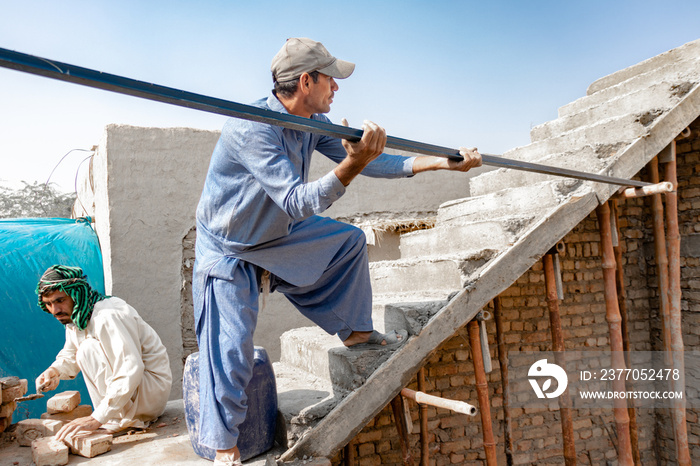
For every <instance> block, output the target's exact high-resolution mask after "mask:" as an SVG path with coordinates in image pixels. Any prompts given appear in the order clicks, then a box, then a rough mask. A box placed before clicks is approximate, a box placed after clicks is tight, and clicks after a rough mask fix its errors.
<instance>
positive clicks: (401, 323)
mask: <svg viewBox="0 0 700 466" xmlns="http://www.w3.org/2000/svg"><path fill="white" fill-rule="evenodd" d="M448 298H449V296H448V295H447V294H446V293H445V292H437V293H436V292H434V291H428V292H426V293H421V294H418V293H402V294H393V293H392V294H378V295H374V304H373V309H372V321H373V323H374V328H375V329H376V330H378V331H380V332H382V333H386V332H387V331H388V330H399V329H403V330H406V331H408V334H409V335H418V334H419V333H420V331H421V330H422V329H423V327H424V326H425V324H427V323H428V321H429V320H430V319H431V318H432V317H433V316H434V315H435V314H437V312H438V311H439V310H440V309H442V308H443V307H445V306H446V305H447V303H448V302H449V300H448Z"/></svg>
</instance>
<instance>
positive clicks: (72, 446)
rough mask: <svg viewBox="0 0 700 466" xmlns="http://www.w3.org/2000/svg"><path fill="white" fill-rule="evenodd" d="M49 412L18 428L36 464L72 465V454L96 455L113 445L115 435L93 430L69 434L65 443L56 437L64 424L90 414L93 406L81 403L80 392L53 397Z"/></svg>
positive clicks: (24, 422) (16, 431)
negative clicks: (69, 459) (69, 463)
mask: <svg viewBox="0 0 700 466" xmlns="http://www.w3.org/2000/svg"><path fill="white" fill-rule="evenodd" d="M46 408H47V412H46V413H44V414H42V415H41V419H26V420H24V421H20V422H19V423H18V424H17V428H16V429H15V436H16V438H17V442H18V443H19V444H20V445H21V446H31V447H32V460H33V461H34V463H35V465H36V466H48V465H64V464H68V454H69V453H72V454H74V455H80V456H84V457H86V458H93V457H95V456H97V455H100V454H102V453H105V452H107V451H109V450H111V448H112V434H108V433H105V432H99V431H98V432H93V433H90V434H86V433H78V434H76V435H73V436H68V437H67V438H65V439H64V440H63V441H62V442H61V441H58V440H56V439H55V437H54V436H55V435H56V433H58V431H59V430H60V429H61V427H63V424H64V423H66V422H69V421H72V420H73V419H77V418H79V417H85V416H89V415H90V414H91V413H92V408H91V407H90V406H89V405H80V393H79V392H77V391H66V392H63V393H59V394H57V395H55V396H53V397H52V398H50V399H49V400H48V401H47V403H46Z"/></svg>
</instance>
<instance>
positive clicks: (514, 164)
mask: <svg viewBox="0 0 700 466" xmlns="http://www.w3.org/2000/svg"><path fill="white" fill-rule="evenodd" d="M0 67H4V68H9V69H13V70H17V71H22V72H25V73H30V74H35V75H38V76H44V77H47V78H52V79H57V80H59V81H66V82H71V83H74V84H81V85H84V86H88V87H94V88H97V89H103V90H106V91H111V92H117V93H119V94H126V95H131V96H134V97H141V98H143V99H148V100H153V101H156V102H163V103H167V104H172V105H178V106H180V107H186V108H192V109H196V110H202V111H205V112H210V113H217V114H219V115H226V116H230V117H235V118H242V119H245V120H252V121H257V122H261V123H267V124H271V125H276V126H281V127H284V128H290V129H295V130H299V131H306V132H309V133H316V134H323V135H326V136H332V137H336V138H342V139H347V140H349V141H359V140H360V138H361V137H362V130H361V129H355V128H350V127H346V126H340V125H334V124H331V123H326V122H323V121H316V120H312V119H310V118H304V117H300V116H297V115H290V114H285V113H279V112H274V111H271V110H265V109H262V108H258V107H254V106H252V105H244V104H240V103H236V102H231V101H228V100H223V99H217V98H215V97H209V96H205V95H201V94H195V93H192V92H187V91H182V90H179V89H173V88H171V87H165V86H160V85H158V84H152V83H147V82H143V81H137V80H134V79H130V78H126V77H123V76H117V75H113V74H109V73H102V72H100V71H95V70H91V69H89V68H83V67H79V66H75V65H70V64H68V63H62V62H58V61H55V60H49V59H46V58H41V57H36V56H34V55H28V54H25V53H20V52H15V51H13V50H8V49H4V48H0ZM386 147H389V148H392V149H399V150H404V151H408V152H413V153H418V154H426V155H433V156H438V157H446V158H449V159H454V160H462V157H461V156H460V155H459V150H457V149H453V148H449V147H443V146H437V145H433V144H426V143H422V142H417V141H411V140H408V139H401V138H396V137H393V136H388V137H387V142H386ZM481 158H482V162H483V164H484V165H490V166H494V167H503V168H512V169H516V170H524V171H529V172H534V173H542V174H548V175H556V176H564V177H568V178H576V179H581V180H586V181H596V182H600V183H609V184H614V185H619V186H635V187H640V188H641V187H644V186H647V185H649V183H646V182H643V181H636V180H627V179H624V178H616V177H612V176H607V175H600V174H594V173H585V172H580V171H577V170H570V169H567V168H559V167H550V166H547V165H541V164H537V163H530V162H523V161H519V160H510V159H506V158H503V157H497V156H495V155H489V154H482V157H481Z"/></svg>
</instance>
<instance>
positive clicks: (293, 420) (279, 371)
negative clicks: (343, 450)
mask: <svg viewBox="0 0 700 466" xmlns="http://www.w3.org/2000/svg"><path fill="white" fill-rule="evenodd" d="M273 368H274V371H275V380H276V383H277V406H278V410H279V412H280V414H281V415H282V416H281V419H280V417H278V422H279V421H284V425H282V426H279V425H278V432H279V433H278V435H277V437H278V438H277V440H278V442H279V443H280V444H282V445H285V446H286V447H287V448H290V447H292V446H293V445H294V443H296V441H297V440H298V439H299V438H300V437H301V436H302V435H303V433H304V432H305V431H306V430H307V429H310V428H312V427H313V426H314V425H315V424H316V423H317V422H318V421H319V420H320V419H322V418H323V417H325V416H326V415H327V414H328V413H329V412H330V411H331V410H332V409H333V408H335V407H336V406H337V405H338V403H339V402H340V401H341V400H342V399H343V398H344V397H345V396H346V395H347V394H348V391H347V390H343V389H342V388H339V387H334V386H333V384H331V383H330V381H329V380H327V379H323V378H321V377H317V376H315V375H313V374H310V373H308V372H306V371H304V370H303V369H300V368H298V367H294V366H290V365H288V364H285V363H283V362H276V363H274V364H273ZM282 432H284V434H285V437H284V438H280V437H282V436H281V435H280V434H281V433H282Z"/></svg>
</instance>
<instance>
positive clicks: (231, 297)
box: [192, 38, 481, 466]
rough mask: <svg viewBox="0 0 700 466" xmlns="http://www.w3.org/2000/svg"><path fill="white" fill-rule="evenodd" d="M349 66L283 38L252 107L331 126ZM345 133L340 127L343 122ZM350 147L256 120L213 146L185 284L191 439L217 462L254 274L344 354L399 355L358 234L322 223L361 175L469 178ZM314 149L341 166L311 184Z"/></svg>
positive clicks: (235, 458) (468, 162)
mask: <svg viewBox="0 0 700 466" xmlns="http://www.w3.org/2000/svg"><path fill="white" fill-rule="evenodd" d="M354 68H355V65H354V64H352V63H349V62H346V61H343V60H339V59H336V58H335V57H333V56H332V55H330V53H329V52H328V51H327V50H326V48H325V47H324V46H323V45H322V44H321V43H319V42H315V41H312V40H310V39H305V38H302V39H289V40H288V41H287V42H286V43H285V44H284V46H283V47H282V49H281V50H280V51H279V52H278V54H277V55H276V56H275V57H274V59H273V61H272V68H271V69H272V75H273V81H274V90H273V92H272V94H271V95H270V96H268V97H267V98H266V99H262V100H260V101H258V102H256V103H255V104H254V105H256V106H258V107H261V108H265V109H269V110H273V111H276V112H281V113H289V114H293V115H298V116H302V117H305V118H311V119H314V120H319V121H325V122H329V121H330V120H328V118H327V117H326V116H324V115H323V114H324V113H328V112H329V111H330V105H331V103H332V102H333V96H334V93H335V91H337V90H338V85H337V83H336V82H335V79H343V78H347V77H348V76H350V74H351V73H352V72H353V70H354ZM343 124H345V125H347V122H345V121H344V120H343ZM363 130H364V133H363V136H362V140H361V141H359V142H356V143H350V142H347V141H341V140H339V139H335V138H332V137H329V136H320V135H317V134H311V133H304V132H301V131H296V130H291V129H285V128H281V127H278V126H272V125H268V124H265V123H257V122H251V121H245V120H239V119H230V120H228V121H227V122H226V124H225V125H224V128H223V130H222V133H221V137H220V139H219V141H218V143H217V145H216V148H215V149H214V153H213V155H212V159H211V163H210V166H209V171H208V174H207V178H206V182H205V185H204V190H203V192H202V197H201V199H200V202H199V206H198V208H197V243H196V262H195V267H194V278H193V283H192V285H193V286H192V288H193V298H194V310H195V328H196V331H197V339H198V344H199V351H200V357H199V361H200V368H199V376H200V429H199V432H200V434H199V441H200V443H202V444H203V445H206V446H208V447H210V448H213V449H216V450H217V457H216V460H215V465H217V466H218V465H237V464H240V459H239V458H240V455H239V452H238V449H237V447H236V445H237V440H238V426H239V425H240V424H241V423H242V422H243V420H244V419H245V414H246V396H245V393H244V392H245V389H246V387H247V385H248V383H249V382H250V379H251V377H252V367H253V332H254V330H255V325H256V322H257V313H258V297H259V294H260V290H261V283H262V282H263V281H264V279H263V276H265V278H266V279H268V280H269V287H270V290H273V291H278V292H281V293H283V294H284V295H285V296H286V297H287V299H289V301H291V302H292V304H294V306H295V307H296V308H297V309H299V311H300V312H301V313H302V314H304V315H305V316H306V317H308V318H309V319H310V320H312V321H313V322H315V323H316V324H318V325H319V326H320V327H321V328H322V329H324V330H325V331H326V332H328V333H330V334H337V335H338V337H339V338H340V339H341V340H342V341H343V344H344V345H345V346H348V347H350V348H359V347H363V348H364V347H368V346H371V345H375V346H376V345H389V346H398V345H400V344H401V343H403V342H404V341H405V339H406V338H407V335H406V333H405V332H403V333H399V332H389V333H387V334H381V333H378V332H376V331H373V329H372V319H371V311H372V290H371V285H370V277H369V267H368V261H367V249H366V244H365V237H364V234H363V233H362V232H361V231H360V230H359V229H358V228H356V227H353V226H351V225H347V224H344V223H341V222H337V221H335V220H332V219H329V218H325V217H320V216H318V215H317V214H319V213H321V212H323V211H325V210H326V209H327V208H328V207H330V206H331V204H332V203H333V202H335V201H336V200H338V199H339V198H340V197H341V196H342V195H343V193H344V192H345V187H346V186H347V185H348V184H349V183H350V182H351V181H352V179H353V178H354V177H355V176H356V175H358V174H360V173H362V174H363V175H367V176H373V177H382V178H400V177H409V176H413V175H414V174H416V173H420V172H422V171H429V170H440V169H446V170H459V171H467V170H469V169H470V168H472V167H475V166H478V165H480V164H481V156H480V155H479V153H478V151H477V150H476V149H464V148H462V149H460V153H461V154H462V156H463V157H464V160H463V161H461V162H455V161H452V160H448V159H443V158H437V157H402V156H394V155H388V154H383V153H382V152H383V150H384V145H385V143H386V133H385V131H384V129H383V128H381V127H379V126H377V125H375V124H374V123H372V122H369V121H365V123H364V124H363ZM314 150H316V151H318V152H320V153H322V154H324V155H325V156H327V157H329V158H330V159H332V160H333V161H335V162H337V163H338V165H337V167H336V168H335V169H333V170H332V171H331V172H329V173H328V174H327V175H325V176H323V177H321V178H320V179H318V180H316V181H309V180H308V175H309V166H310V163H311V155H312V153H313V152H314Z"/></svg>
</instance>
